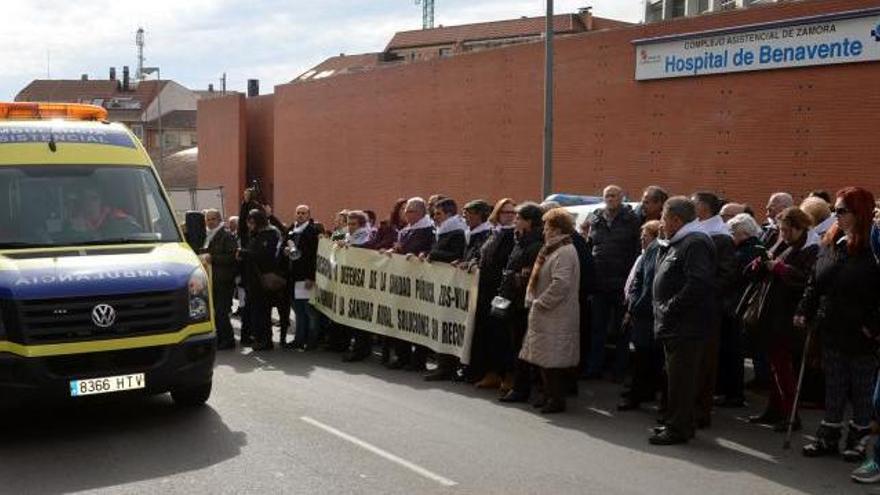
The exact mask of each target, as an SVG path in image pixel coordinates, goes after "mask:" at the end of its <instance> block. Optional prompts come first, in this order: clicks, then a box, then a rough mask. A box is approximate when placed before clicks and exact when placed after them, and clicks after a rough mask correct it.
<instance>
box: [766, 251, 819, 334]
mask: <svg viewBox="0 0 880 495" xmlns="http://www.w3.org/2000/svg"><path fill="white" fill-rule="evenodd" d="M818 252H819V246H817V245H815V244H813V245H810V246H806V234H804V239H803V240H802V241H801V242H800V243H799V244H796V245H794V246H792V247H791V249H789V245H788V244H786V243H785V242H779V243H777V244H776V246H774V247H773V249H772V250H771V251H770V253H769V255H770V257H772V258H773V259H777V260H779V261H781V262H782V265H780V266H779V268H777V269H776V270H774V272H768V271H767V268H766V267H765V265H764V264H763V263H761V264H759V265H758V268H757V270H756V271H757V273H758V274H759V276H760V277H769V278H770V289H769V292H768V293H767V299H766V300H765V302H764V313H763V315H762V317H761V320H760V321H759V322H758V326H757V328H756V329H755V330H754V331H753V332H751V333H752V334H753V336H754V339H755V340H756V342H757V343H758V344H759V345H762V346H765V347H766V346H770V345H773V344H774V343H775V342H777V341H778V340H779V339H790V338H792V337H793V336H794V326H793V323H792V321H793V319H794V314H795V310H797V306H798V303H799V302H800V300H801V298H802V297H803V295H804V289H805V288H806V286H807V280H808V279H809V277H810V274H811V273H812V272H813V269H814V267H815V265H816V255H817V254H818Z"/></svg>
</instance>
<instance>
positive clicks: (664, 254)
mask: <svg viewBox="0 0 880 495" xmlns="http://www.w3.org/2000/svg"><path fill="white" fill-rule="evenodd" d="M715 265H716V261H715V245H714V243H713V242H712V239H710V238H709V236H707V235H706V234H704V233H702V232H692V233H690V234H686V235H685V236H684V237H682V238H681V239H678V240H676V242H675V243H672V244H670V245H669V246H665V247H663V248H661V250H660V253H659V254H658V257H657V271H656V273H655V274H654V335H655V336H656V337H657V338H658V339H703V338H705V336H706V331H707V328H708V325H707V322H711V321H714V319H715V318H716V316H715V315H716V314H717V304H716V303H715V297H716V296H715V286H716V281H715V280H716V274H717V270H718V269H717V267H716V266H715Z"/></svg>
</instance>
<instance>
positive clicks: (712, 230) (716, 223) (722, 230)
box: [699, 215, 733, 238]
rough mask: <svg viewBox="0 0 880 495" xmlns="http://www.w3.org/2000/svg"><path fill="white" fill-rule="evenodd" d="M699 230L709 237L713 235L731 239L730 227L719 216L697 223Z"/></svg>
mask: <svg viewBox="0 0 880 495" xmlns="http://www.w3.org/2000/svg"><path fill="white" fill-rule="evenodd" d="M699 224H700V229H702V230H703V232H705V233H706V234H708V235H709V236H713V235H726V236H728V237H731V238H732V237H733V234H731V233H730V227H728V226H727V224H726V223H724V219H722V218H721V216H719V215H715V216H714V217H712V218H709V219H707V220H704V221H702V222H699Z"/></svg>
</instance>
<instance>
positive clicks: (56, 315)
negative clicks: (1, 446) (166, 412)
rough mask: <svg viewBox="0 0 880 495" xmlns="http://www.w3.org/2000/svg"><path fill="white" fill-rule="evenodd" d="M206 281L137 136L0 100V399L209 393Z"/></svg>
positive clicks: (88, 117)
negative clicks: (185, 241) (0, 101)
mask: <svg viewBox="0 0 880 495" xmlns="http://www.w3.org/2000/svg"><path fill="white" fill-rule="evenodd" d="M215 348H216V342H215V334H214V322H213V319H212V311H211V296H210V284H209V283H208V276H207V274H206V273H205V270H204V269H203V267H202V265H201V264H200V263H199V259H198V257H197V256H196V255H195V253H193V251H192V249H191V248H190V247H189V246H188V245H187V244H185V243H184V242H183V238H182V236H181V233H180V231H179V229H178V226H177V222H176V221H175V218H174V215H173V214H172V209H171V208H170V206H169V203H168V198H167V195H166V193H165V191H164V190H163V188H162V185H161V183H160V181H159V178H158V176H157V173H156V171H155V169H154V168H153V166H152V163H151V161H150V158H149V156H148V155H147V153H146V151H145V150H144V148H143V146H142V145H141V143H140V142H139V141H138V139H137V138H136V137H135V136H134V135H133V134H132V133H131V132H130V131H129V130H128V128H126V127H125V126H123V125H122V124H114V123H109V122H107V112H106V110H104V109H103V108H100V107H96V106H90V105H76V104H48V103H0V407H2V406H8V405H10V404H18V403H21V402H23V401H31V400H42V399H52V400H62V401H81V400H89V399H88V398H89V397H91V396H95V395H103V394H114V395H119V396H123V395H132V394H161V393H166V392H170V393H171V397H172V398H173V400H174V402H175V403H176V404H179V405H184V406H197V405H201V404H204V403H205V401H207V399H208V397H209V396H210V394H211V380H212V376H213V368H214V356H215Z"/></svg>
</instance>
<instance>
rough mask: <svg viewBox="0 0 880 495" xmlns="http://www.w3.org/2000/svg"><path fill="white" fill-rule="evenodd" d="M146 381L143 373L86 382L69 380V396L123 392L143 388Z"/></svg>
mask: <svg viewBox="0 0 880 495" xmlns="http://www.w3.org/2000/svg"><path fill="white" fill-rule="evenodd" d="M145 383H146V380H145V379H144V374H143V373H135V374H133V375H119V376H108V377H105V378H89V379H88V380H71V381H70V396H71V397H80V396H83V395H96V394H109V393H113V392H122V391H123V390H137V389H140V388H144V385H145Z"/></svg>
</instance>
